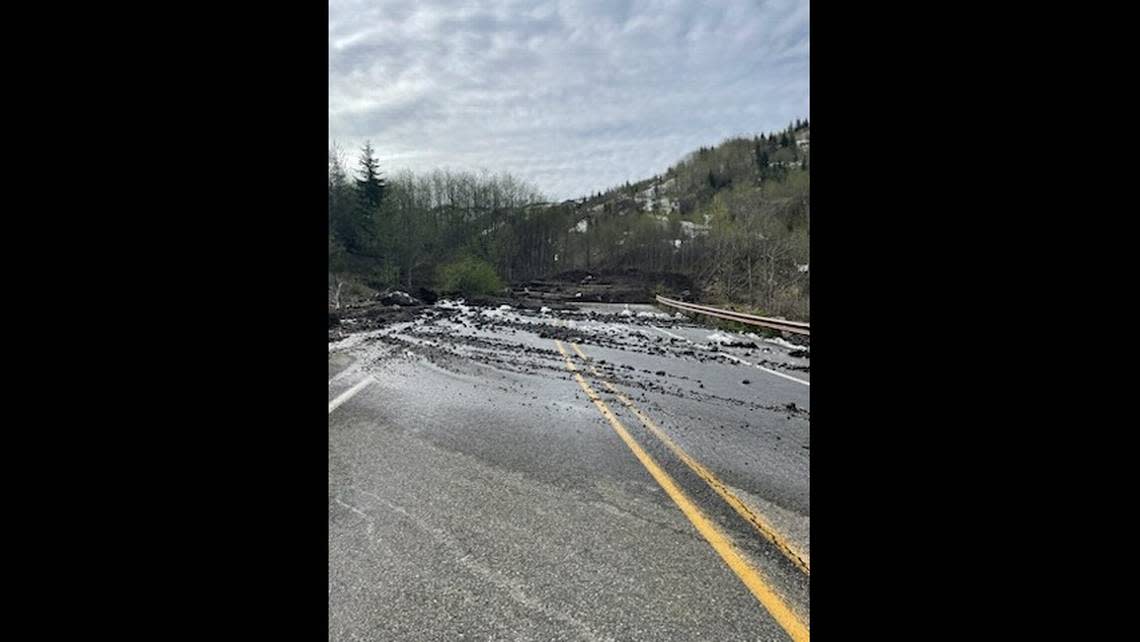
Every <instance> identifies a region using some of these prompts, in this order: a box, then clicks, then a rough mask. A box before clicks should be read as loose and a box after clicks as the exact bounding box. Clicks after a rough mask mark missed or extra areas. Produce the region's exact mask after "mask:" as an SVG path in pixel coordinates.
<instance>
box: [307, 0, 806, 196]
mask: <svg viewBox="0 0 1140 642" xmlns="http://www.w3.org/2000/svg"><path fill="white" fill-rule="evenodd" d="M808 93H809V92H808V0H723V1H715V0H714V1H711V2H701V1H699V0H688V1H682V0H581V1H577V0H560V1H552V2H543V1H540V0H486V1H476V0H413V1H402V0H330V2H329V141H330V143H331V142H334V141H335V142H336V143H337V144H338V145H339V146H340V147H341V148H343V149H345V150H346V152H347V153H348V154H349V155H350V156H352V155H355V153H356V150H358V149H359V148H360V146H361V145H362V144H363V143H364V141H365V140H371V141H372V144H373V146H374V147H376V150H377V156H378V157H379V158H380V160H381V164H382V169H383V170H384V171H385V172H386V173H392V172H395V171H398V170H400V169H405V168H406V169H411V170H413V171H417V172H419V171H428V170H431V169H434V168H444V167H449V168H452V169H463V170H480V169H488V170H490V171H492V172H503V171H506V172H510V173H511V174H514V175H515V176H518V177H520V178H524V179H526V180H527V181H529V182H530V183H532V184H533V185H534V186H535V187H537V188H538V189H539V190H541V191H542V192H543V193H544V194H546V195H547V196H548V197H550V198H552V199H558V200H561V199H565V198H573V197H578V196H584V195H587V194H590V193H593V192H595V191H600V190H603V189H605V188H607V187H612V186H614V185H617V184H619V183H624V182H625V181H627V180H630V181H635V180H638V179H641V178H647V177H650V176H652V175H654V174H658V173H660V172H662V171H664V170H665V169H666V168H667V167H669V166H670V165H672V164H674V163H675V162H677V161H678V160H680V159H681V157H683V156H684V155H685V154H687V153H688V152H691V151H693V150H695V149H696V148H698V147H700V146H702V145H713V144H715V143H717V142H719V141H721V140H722V139H724V138H726V137H728V136H734V135H738V134H744V135H752V134H755V133H760V132H767V131H772V130H776V129H779V128H782V127H784V126H786V125H787V124H788V122H789V121H792V120H794V119H796V118H805V117H807V116H808V105H809V101H808Z"/></svg>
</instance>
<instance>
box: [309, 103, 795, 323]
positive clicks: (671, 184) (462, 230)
mask: <svg viewBox="0 0 1140 642" xmlns="http://www.w3.org/2000/svg"><path fill="white" fill-rule="evenodd" d="M807 130H808V123H807V121H796V122H794V123H791V124H789V126H788V128H786V129H785V130H783V131H780V132H775V133H772V134H768V135H757V136H754V137H751V138H747V137H740V138H734V139H729V140H726V141H723V142H722V143H721V144H719V145H717V146H715V147H711V148H701V149H699V150H697V151H696V152H694V153H692V154H690V155H689V156H688V157H686V158H685V159H684V160H682V161H681V162H679V163H678V164H676V165H675V166H673V167H670V168H669V169H668V170H667V171H666V172H665V173H664V174H662V175H660V176H655V177H653V178H651V179H646V180H644V181H638V182H637V183H628V182H627V183H626V184H624V185H619V186H616V187H613V188H611V189H608V190H605V191H604V192H599V193H596V194H593V195H591V196H589V197H587V198H585V199H579V200H575V201H565V202H562V203H548V202H546V198H545V197H544V195H543V194H542V193H541V192H540V191H539V190H538V189H537V188H536V187H534V186H532V185H530V184H528V183H527V182H525V181H523V180H520V179H518V178H516V177H514V176H511V175H510V174H506V173H501V174H492V173H489V172H486V171H484V172H480V173H475V172H466V171H451V170H436V171H433V172H429V173H426V174H418V175H417V174H414V173H412V172H409V171H402V172H397V173H395V174H393V175H390V176H385V175H384V174H383V173H382V171H381V168H380V165H379V162H378V161H377V160H376V153H375V150H374V149H373V148H372V147H371V146H370V145H365V147H364V148H363V149H362V150H360V152H359V154H358V157H357V158H356V159H355V163H354V164H353V167H352V168H351V169H350V168H349V167H348V163H347V162H346V159H345V155H344V154H343V152H342V151H341V150H339V149H337V148H336V147H334V148H333V149H331V150H330V152H329V272H330V288H331V287H332V286H333V283H334V282H340V281H342V280H344V279H346V278H347V279H350V280H352V281H353V282H355V283H360V284H363V285H366V286H367V287H369V288H371V289H375V290H379V289H384V288H389V287H398V288H402V289H406V290H409V291H412V290H415V289H417V288H420V287H423V288H428V289H433V290H444V291H446V290H459V291H464V292H467V291H470V292H472V293H474V292H475V291H485V292H491V291H495V290H498V289H500V288H502V287H503V286H504V285H505V284H506V283H521V282H525V281H528V280H531V279H539V278H545V277H549V276H552V275H556V274H558V273H560V272H566V271H569V270H582V269H585V270H591V271H604V270H623V269H630V268H634V269H639V270H642V271H646V272H675V273H681V274H686V275H689V276H691V277H693V278H694V280H695V281H696V282H697V283H699V284H701V286H702V291H701V292H699V293H693V294H694V295H696V296H700V297H702V298H703V299H705V300H707V301H711V302H719V303H725V304H735V305H738V306H741V307H746V308H748V309H753V310H757V311H759V312H761V313H767V314H777V315H784V316H788V317H789V318H802V319H807V318H808V301H809V297H808V289H809V288H808V285H809V282H808V273H807V264H808V239H809V236H808V232H809V216H808V214H809V205H810V178H809V176H810V174H809V164H808V163H809V152H808V148H807V146H806V145H800V144H797V138H798V137H800V136H801V135H802V134H804V133H806V131H807Z"/></svg>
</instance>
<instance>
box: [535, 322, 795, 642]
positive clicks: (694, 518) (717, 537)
mask: <svg viewBox="0 0 1140 642" xmlns="http://www.w3.org/2000/svg"><path fill="white" fill-rule="evenodd" d="M554 344H555V345H556V346H557V347H558V351H559V352H560V353H562V358H563V359H564V360H565V361H566V369H567V370H569V371H570V372H571V373H573V375H574V379H575V380H577V382H578V385H579V386H580V387H581V388H582V391H583V392H585V393H586V396H587V397H588V398H589V399H590V401H592V402H594V405H595V406H596V407H597V408H598V411H599V412H600V413H602V416H603V417H605V418H606V420H607V421H608V422H609V423H610V426H612V427H613V429H614V432H616V433H617V434H618V437H620V438H621V440H622V441H623V442H625V445H626V446H628V447H629V449H630V450H631V451H632V452H633V455H634V456H635V457H636V458H637V460H638V461H640V462H641V465H642V466H644V467H645V469H646V470H647V471H648V472H649V474H650V475H651V476H652V477H653V479H654V480H655V481H656V482H657V484H658V485H660V486H661V488H662V490H664V491H665V493H666V494H667V495H669V498H670V499H672V500H673V502H674V503H675V504H677V507H678V508H680V509H681V512H682V513H684V515H685V517H686V518H688V520H689V522H691V523H692V524H693V526H694V527H695V528H696V529H697V532H699V533H700V534H701V536H702V537H704V538H705V541H707V542H708V543H709V545H710V546H712V548H713V550H714V551H716V553H717V554H718V555H720V558H721V559H722V560H724V563H725V564H726V565H727V566H728V567H729V569H731V570H732V572H733V573H735V574H736V576H737V577H738V578H740V581H741V582H743V583H744V585H745V586H746V587H747V588H748V590H749V591H750V592H751V593H752V595H753V596H754V597H755V598H756V599H757V601H759V602H760V604H761V605H762V606H763V607H764V608H765V609H767V610H768V612H769V613H770V614H771V615H772V617H773V618H774V619H775V620H776V622H777V623H778V624H779V625H780V626H781V627H783V629H784V631H786V632H787V633H788V635H789V636H790V637H791V638H792V640H795V641H797V642H799V641H800V640H808V639H809V635H808V628H807V625H805V624H804V623H803V622H802V621H801V620H800V619H799V617H797V616H796V614H795V613H794V612H793V611H792V610H791V609H790V608H789V607H788V605H787V604H785V603H784V601H783V600H782V599H781V598H780V596H779V595H777V594H776V592H775V591H774V590H773V589H772V588H771V587H770V586H769V585H768V584H767V582H765V581H764V578H763V577H762V576H761V575H760V573H759V571H757V570H756V569H755V568H753V567H752V565H751V564H749V563H748V561H747V560H746V559H745V558H744V556H743V555H742V554H741V553H740V552H739V551H737V549H736V547H735V546H734V545H733V543H732V540H731V539H729V537H728V535H726V534H725V533H724V532H723V531H721V530H720V529H719V528H718V527H717V526H716V525H715V524H714V523H713V522H712V520H710V519H709V518H708V517H706V516H705V514H704V513H703V512H702V511H701V509H700V508H698V507H697V505H696V504H695V503H693V501H692V500H691V499H689V497H688V496H687V495H686V494H685V492H684V491H682V490H681V488H680V486H678V485H677V483H676V482H675V481H674V480H673V478H672V477H671V476H670V475H669V473H667V472H665V470H664V469H663V468H661V466H660V465H659V464H658V463H657V462H656V461H655V460H654V459H653V457H652V456H651V455H650V454H649V453H648V452H646V451H645V449H644V448H642V447H641V444H639V443H637V440H635V439H634V438H633V436H632V435H631V434H630V433H629V431H628V430H627V429H626V427H625V426H624V425H622V423H621V420H619V419H618V418H617V415H615V414H614V413H613V411H612V410H610V407H609V406H608V405H606V402H605V401H603V400H602V398H601V397H599V396H598V393H597V392H595V391H594V389H593V388H592V387H591V386H590V384H589V383H587V382H586V380H585V379H584V378H583V377H582V375H581V373H580V372H579V371H578V368H577V367H575V366H574V363H573V361H572V360H571V358H570V355H569V354H568V353H567V352H566V349H565V348H564V347H563V346H562V342H561V341H559V340H557V339H555V341H554ZM572 345H574V349H575V350H577V351H578V354H580V355H582V356H583V357H585V355H584V354H583V353H582V351H581V350H580V349H579V348H578V346H577V345H576V344H572ZM594 373H595V374H597V370H596V369H595V370H594ZM599 378H600V377H599ZM603 383H605V384H606V386H607V387H609V388H610V390H611V391H615V392H616V390H615V389H614V388H613V387H612V386H610V385H609V383H608V382H605V381H603ZM623 396H624V395H622V396H619V399H620V398H622V397H623ZM623 403H627V405H629V406H630V407H631V408H632V407H633V405H632V402H629V400H628V399H624V400H623ZM637 414H638V415H639V418H641V416H642V415H643V413H641V412H640V411H637ZM645 419H648V417H646V418H645ZM644 421H645V420H644V419H643V422H644ZM646 425H647V427H648V425H649V424H646ZM651 430H652V429H651ZM653 432H654V434H655V435H658V436H660V435H664V434H665V433H664V432H661V430H660V428H657V429H656V430H654V431H653ZM659 433H660V434H659ZM669 443H672V440H669V441H667V442H666V445H668V444H669ZM673 447H676V444H673ZM673 447H670V449H671V450H672V449H673ZM677 451H680V452H684V451H681V450H680V448H679V447H677V450H675V451H674V452H677ZM684 459H688V460H690V461H693V462H694V463H696V461H695V460H693V459H692V458H691V457H688V455H686V456H685V458H684ZM684 459H683V460H684ZM685 463H686V464H689V461H686V462H685ZM698 465H699V464H698ZM690 467H691V465H690ZM701 468H702V469H704V467H703V466H702V467H701ZM704 470H706V473H707V474H708V475H710V476H711V475H712V474H711V472H708V471H707V469H704ZM698 474H699V473H698ZM702 478H704V477H703V476H702ZM711 478H713V479H715V477H711ZM705 481H706V482H709V478H705ZM717 481H718V482H719V480H717ZM710 485H711V483H710ZM721 486H722V487H723V484H721ZM715 489H716V487H715V486H714V490H715ZM719 492H720V491H718V493H719ZM724 492H725V493H727V494H728V495H730V496H731V493H729V492H728V491H727V489H724ZM721 496H722V497H724V495H721ZM736 501H737V502H738V503H740V502H739V500H736ZM730 504H731V502H730ZM740 505H741V506H743V503H740ZM734 508H735V506H734ZM750 521H751V520H750ZM753 524H755V522H753ZM773 532H774V531H773Z"/></svg>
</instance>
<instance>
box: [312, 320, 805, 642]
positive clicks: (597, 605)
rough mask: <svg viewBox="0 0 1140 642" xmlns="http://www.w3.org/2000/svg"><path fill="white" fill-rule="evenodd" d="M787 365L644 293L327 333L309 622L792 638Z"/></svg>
mask: <svg viewBox="0 0 1140 642" xmlns="http://www.w3.org/2000/svg"><path fill="white" fill-rule="evenodd" d="M809 363H810V360H809V358H808V356H807V355H805V354H802V353H801V352H800V351H798V350H797V349H796V347H795V346H790V345H783V344H781V343H779V342H769V341H764V340H762V339H759V338H758V337H754V336H752V337H750V336H742V335H738V334H733V333H725V332H721V331H715V330H713V329H711V328H708V327H702V326H699V325H694V324H692V323H691V322H688V321H681V320H678V319H676V318H673V317H671V316H670V315H668V314H662V313H661V312H660V311H657V310H655V309H654V308H651V307H649V306H629V308H626V307H625V306H620V305H618V306H605V305H593V306H589V307H584V308H583V309H581V310H579V311H577V312H573V313H567V312H560V313H554V312H537V311H522V310H500V309H480V308H468V307H466V306H463V305H455V304H447V303H444V304H442V305H437V306H433V307H431V308H427V309H425V310H424V311H423V312H422V313H421V314H420V315H419V316H418V317H417V318H415V319H414V320H412V321H409V322H402V323H396V324H392V325H390V326H388V327H385V328H382V329H380V330H372V331H368V332H361V333H356V334H352V335H349V336H348V337H347V338H345V339H343V340H341V341H338V342H336V343H330V344H329V402H330V403H329V639H330V640H395V639H399V640H458V639H477V640H490V639H494V640H662V639H676V640H786V639H807V630H808V625H809V619H810V610H809V597H808V594H809V588H810V580H809V576H810V542H809V538H808V526H809V515H810V502H809V494H808V488H809V470H808V469H809V456H810V438H809V433H810V403H809V392H810V373H809V369H810V368H809Z"/></svg>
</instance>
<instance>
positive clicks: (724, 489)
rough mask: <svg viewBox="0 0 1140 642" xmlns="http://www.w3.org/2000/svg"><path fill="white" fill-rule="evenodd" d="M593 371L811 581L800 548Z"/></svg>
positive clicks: (808, 564)
mask: <svg viewBox="0 0 1140 642" xmlns="http://www.w3.org/2000/svg"><path fill="white" fill-rule="evenodd" d="M570 345H571V346H572V347H573V348H574V350H575V352H577V353H578V355H579V356H581V357H582V358H583V359H585V360H587V361H588V360H589V359H590V358H589V357H587V356H586V354H585V353H584V352H582V349H581V348H579V347H578V344H577V343H573V342H571V343H570ZM590 370H591V371H592V372H593V373H594V376H595V377H597V378H598V380H599V381H601V382H602V385H604V386H605V387H606V388H607V389H608V390H609V391H610V392H612V393H613V394H614V395H615V396H616V397H617V398H618V399H620V400H621V402H622V403H623V404H625V406H626V407H627V408H629V409H630V410H632V411H633V414H635V415H637V418H638V419H640V420H641V423H642V424H644V425H645V427H646V428H648V429H649V431H650V432H652V433H653V434H654V435H655V436H656V437H657V438H658V439H660V440H661V441H662V443H664V444H665V446H666V447H667V448H669V450H671V451H672V452H673V454H674V455H676V456H677V457H678V458H679V459H680V460H681V461H683V462H685V465H686V466H688V467H689V469H690V470H692V471H693V472H694V473H696V474H697V476H698V477H700V478H701V479H703V480H704V481H705V483H706V484H708V486H709V488H712V489H713V490H714V491H715V492H716V494H717V495H720V497H721V499H723V500H724V501H725V503H727V504H728V505H729V506H731V507H732V509H733V510H735V511H736V513H737V514H738V515H740V516H741V517H743V518H744V520H745V521H746V522H748V523H749V524H752V526H753V527H754V528H755V529H756V530H757V531H759V532H760V535H762V536H763V537H764V538H765V539H767V540H768V541H769V542H772V544H774V545H775V546H776V548H778V549H780V552H781V553H783V554H784V557H787V558H788V559H789V560H790V561H791V562H792V563H793V564H795V565H796V568H798V569H800V570H801V571H803V572H804V575H807V576H809V577H810V576H811V566H810V560H809V558H808V556H807V555H804V554H803V553H801V552H800V551H799V550H798V549H799V547H797V546H796V545H795V544H793V543H792V542H790V541H789V540H788V538H786V537H784V536H783V535H782V534H781V533H780V532H779V531H778V530H777V529H776V528H775V527H774V526H773V525H772V524H771V522H769V521H768V520H767V519H765V518H764V516H763V515H760V514H757V513H756V512H754V511H753V510H752V509H751V508H749V507H748V506H747V505H746V504H745V503H744V502H743V501H741V500H740V498H739V497H737V496H736V495H735V494H734V493H733V492H732V491H731V490H729V488H728V485H727V484H725V483H724V482H722V481H721V480H720V478H719V477H717V476H716V474H714V473H713V472H712V471H711V470H709V469H708V468H706V467H705V466H704V464H702V463H701V462H699V461H697V460H696V459H694V458H693V457H692V456H691V455H689V453H687V452H685V450H684V449H683V448H681V447H680V446H679V445H677V442H675V441H673V439H672V438H671V437H669V435H667V434H666V433H665V431H664V430H662V429H661V428H660V427H659V426H658V425H657V424H656V423H654V421H653V420H652V419H650V418H649V417H648V416H647V415H646V414H645V413H644V412H642V411H641V409H640V408H638V407H637V406H635V405H634V403H633V401H631V400H630V399H629V397H626V396H625V395H624V394H622V393H621V391H620V390H618V389H617V388H615V387H614V386H613V385H612V384H610V382H609V381H606V379H605V377H603V376H602V374H601V373H600V372H598V369H597V368H595V367H594V366H593V365H590Z"/></svg>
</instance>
